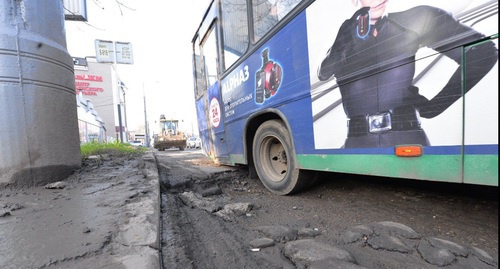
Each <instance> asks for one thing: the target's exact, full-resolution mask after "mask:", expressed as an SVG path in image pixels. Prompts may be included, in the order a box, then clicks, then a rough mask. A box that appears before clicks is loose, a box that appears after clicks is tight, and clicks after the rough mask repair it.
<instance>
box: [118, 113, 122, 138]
mask: <svg viewBox="0 0 500 269" xmlns="http://www.w3.org/2000/svg"><path fill="white" fill-rule="evenodd" d="M118 125H119V126H120V142H121V143H123V132H122V129H123V127H122V109H121V107H120V104H118Z"/></svg>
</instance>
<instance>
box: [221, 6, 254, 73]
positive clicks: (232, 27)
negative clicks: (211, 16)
mask: <svg viewBox="0 0 500 269" xmlns="http://www.w3.org/2000/svg"><path fill="white" fill-rule="evenodd" d="M222 28H223V29H224V30H223V32H224V34H223V35H224V40H223V42H224V68H226V69H227V68H229V67H230V66H231V65H232V64H233V63H234V62H236V61H237V60H238V59H239V58H240V57H241V55H243V53H245V51H246V50H247V47H248V43H249V41H248V16H247V1H246V0H224V1H222Z"/></svg>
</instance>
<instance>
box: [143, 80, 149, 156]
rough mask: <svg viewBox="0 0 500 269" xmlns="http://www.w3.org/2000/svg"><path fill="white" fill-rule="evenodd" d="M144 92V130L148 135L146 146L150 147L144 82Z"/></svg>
mask: <svg viewBox="0 0 500 269" xmlns="http://www.w3.org/2000/svg"><path fill="white" fill-rule="evenodd" d="M142 94H143V95H144V132H145V135H146V147H149V131H148V116H147V113H146V92H145V90H144V83H143V84H142Z"/></svg>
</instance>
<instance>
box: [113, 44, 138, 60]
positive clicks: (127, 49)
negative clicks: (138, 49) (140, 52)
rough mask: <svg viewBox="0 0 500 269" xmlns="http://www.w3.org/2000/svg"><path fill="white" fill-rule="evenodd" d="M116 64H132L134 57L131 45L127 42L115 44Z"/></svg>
mask: <svg viewBox="0 0 500 269" xmlns="http://www.w3.org/2000/svg"><path fill="white" fill-rule="evenodd" d="M115 48H116V49H115V51H116V63H118V64H133V63H134V55H133V53H132V44H131V43H128V42H116V43H115Z"/></svg>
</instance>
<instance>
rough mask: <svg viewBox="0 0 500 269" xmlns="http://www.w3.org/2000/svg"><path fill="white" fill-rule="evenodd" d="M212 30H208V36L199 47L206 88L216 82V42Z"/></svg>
mask: <svg viewBox="0 0 500 269" xmlns="http://www.w3.org/2000/svg"><path fill="white" fill-rule="evenodd" d="M215 38H216V37H215V31H214V28H213V27H212V29H211V30H210V32H209V33H208V36H207V37H206V39H205V40H204V42H203V44H202V45H201V49H202V55H203V61H204V64H203V67H204V73H203V74H204V76H205V78H204V79H205V83H206V84H205V85H206V86H207V87H206V88H210V86H212V85H214V84H215V82H216V81H217V78H218V76H217V66H218V65H217V41H216V39H215Z"/></svg>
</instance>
